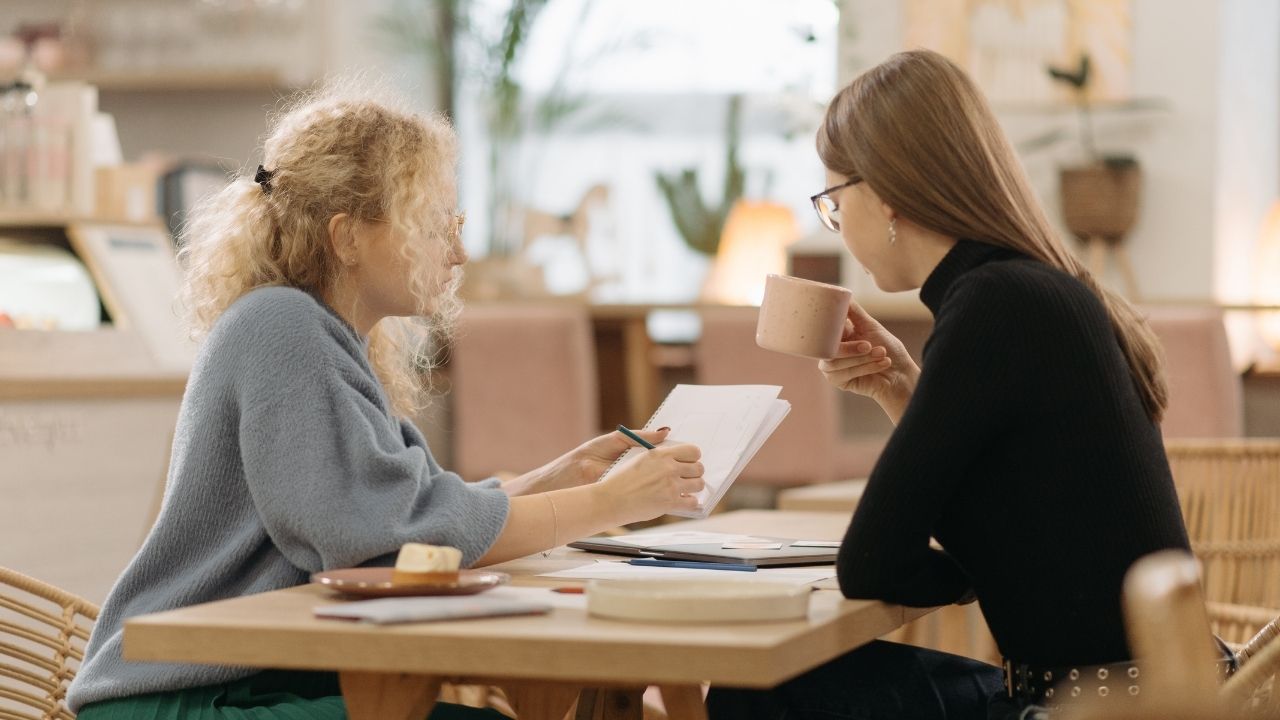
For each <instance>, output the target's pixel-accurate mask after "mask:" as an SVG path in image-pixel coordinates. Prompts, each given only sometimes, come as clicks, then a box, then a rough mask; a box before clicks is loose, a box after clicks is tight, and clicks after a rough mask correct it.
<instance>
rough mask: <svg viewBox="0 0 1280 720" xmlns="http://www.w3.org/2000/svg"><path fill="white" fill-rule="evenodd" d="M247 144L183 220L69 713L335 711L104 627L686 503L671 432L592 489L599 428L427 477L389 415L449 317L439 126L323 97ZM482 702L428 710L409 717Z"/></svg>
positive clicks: (693, 459) (680, 459)
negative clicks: (129, 496)
mask: <svg viewBox="0 0 1280 720" xmlns="http://www.w3.org/2000/svg"><path fill="white" fill-rule="evenodd" d="M263 155H264V164H263V166H262V167H259V168H258V171H257V173H255V174H254V175H253V176H252V177H249V176H242V177H237V178H235V179H233V180H232V181H231V182H230V184H229V185H228V186H227V187H226V188H225V189H223V190H222V191H221V192H220V193H218V194H217V195H215V196H214V197H212V198H211V199H210V200H209V201H208V202H206V203H205V204H204V205H203V206H202V207H200V208H199V209H198V210H197V211H196V212H195V213H194V214H193V218H192V220H191V222H190V225H189V226H188V227H187V228H186V229H185V230H184V233H183V234H184V240H185V242H184V245H183V249H182V251H181V255H180V259H181V261H182V264H183V268H184V271H185V273H186V281H185V301H186V307H187V310H188V312H189V314H190V320H191V323H192V325H193V328H194V330H195V331H196V332H197V333H198V334H199V335H201V336H202V344H201V348H200V352H199V356H198V358H197V360H196V363H195V367H194V369H193V371H192V373H191V377H190V381H189V383H188V386H187V392H186V396H185V397H184V399H183V403H182V409H181V411H180V414H179V419H178V425H177V429H176V434H175V439H174V447H173V456H172V461H171V465H170V471H169V478H168V487H167V492H166V495H165V499H164V504H163V507H162V509H161V511H160V515H159V518H158V519H157V521H156V524H155V527H154V528H153V529H152V531H151V533H150V535H149V536H148V537H147V539H146V541H145V542H144V544H143V546H142V548H141V550H140V551H139V552H138V554H137V556H136V557H134V559H133V561H132V562H131V563H130V564H129V566H128V568H127V569H126V570H125V572H124V574H123V575H122V576H121V578H120V579H119V581H118V582H117V583H116V585H115V587H114V588H113V589H112V591H111V593H110V596H109V597H108V598H107V601H106V604H105V605H104V606H103V611H102V615H101V618H100V619H99V621H98V624H97V627H96V629H95V631H94V633H93V637H92V639H91V640H90V643H89V647H88V650H87V653H86V657H85V661H84V663H83V666H82V667H81V669H80V672H79V674H78V675H77V677H76V679H75V682H74V683H73V684H72V686H71V690H70V693H69V695H68V703H69V705H70V707H71V709H72V710H73V711H76V712H78V713H79V716H80V718H81V720H109V719H113V718H148V719H149V720H165V719H167V718H174V719H176V718H210V719H212V718H237V719H238V718H254V719H255V720H269V719H273V718H280V719H282V720H283V719H285V718H323V719H328V718H334V719H336V718H344V717H346V712H345V709H344V707H343V703H342V698H341V696H340V692H339V689H338V685H337V682H336V675H334V674H328V673H306V672H283V671H267V672H255V671H253V670H251V669H246V668H233V667H215V666H206V665H183V664H172V663H130V662H126V661H124V660H123V658H122V657H121V641H122V635H123V626H124V622H125V620H126V619H128V618H129V617H131V616H135V615H139V614H143V613H152V612H157V611H162V610H168V609H171V608H177V607H183V606H187V605H193V604H196V603H203V602H209V601H213V600H218V599H222V598H227V597H233V596H238V595H245V594H249V593H259V592H265V591H269V590H276V589H280V588H285V587H290V586H293V585H298V584H301V583H305V582H307V578H308V576H309V575H310V574H311V573H313V572H316V571H320V570H326V569H330V568H340V567H349V566H358V565H370V564H384V565H385V564H390V563H392V562H394V558H395V553H396V551H397V550H398V549H399V548H400V546H401V545H402V544H403V543H406V542H411V541H412V542H426V543H432V544H436V545H451V546H455V547H457V548H459V549H460V550H461V551H462V555H463V563H464V564H465V565H483V564H488V563H494V562H501V561H503V560H507V559H510V558H515V557H520V556H524V555H528V554H530V553H533V552H536V551H539V550H544V549H546V548H549V547H552V546H554V545H556V544H559V543H563V542H566V541H569V540H572V539H576V538H579V537H583V536H586V535H590V534H592V533H596V532H599V531H601V530H603V529H605V528H609V527H614V526H617V525H619V524H623V523H628V522H634V521H637V520H641V519H648V518H652V517H656V516H658V515H661V514H663V513H666V512H668V511H672V510H676V509H680V508H689V507H692V506H693V504H694V503H695V502H696V501H695V499H694V498H693V497H692V494H693V493H696V492H697V491H698V490H699V489H701V488H702V486H703V481H702V478H701V476H702V465H701V463H700V462H699V452H698V449H697V448H696V447H693V446H691V445H671V446H662V447H660V448H658V449H657V450H654V451H651V452H648V453H644V454H642V455H640V456H639V457H638V458H637V459H636V460H635V461H634V462H630V463H629V464H628V465H626V466H623V467H622V468H620V469H619V471H618V472H616V473H614V474H612V475H611V476H610V477H609V479H608V480H606V481H604V482H600V483H595V482H593V481H595V480H596V479H597V478H599V477H600V475H601V474H602V473H603V471H604V470H605V469H606V467H608V465H609V464H610V463H612V462H613V461H614V460H615V459H616V458H617V457H618V456H619V455H620V454H621V453H622V452H623V451H625V450H626V449H627V448H628V447H629V444H628V441H627V440H626V439H625V438H623V437H622V436H621V435H620V434H609V435H605V436H602V437H599V438H596V439H594V440H590V441H588V442H586V443H584V444H583V445H581V446H580V447H578V448H576V449H574V450H572V451H571V452H569V453H567V454H566V455H564V456H563V457H561V458H559V459H558V460H555V461H552V462H551V463H548V464H547V465H546V466H544V467H542V468H538V469H536V470H533V471H531V472H529V473H527V474H525V475H523V476H520V477H519V478H516V479H514V480H511V481H508V482H506V483H500V482H499V481H498V480H496V479H491V480H486V481H482V482H478V483H470V484H469V483H466V482H464V481H463V480H462V479H461V478H459V477H458V476H457V475H455V474H453V473H450V472H447V471H445V470H444V469H442V468H441V467H440V465H439V464H437V463H436V461H435V460H434V458H433V457H432V455H431V451H430V450H429V448H428V447H427V445H426V442H425V441H424V439H423V437H422V435H421V434H420V433H419V432H418V430H417V429H416V428H415V427H414V426H413V425H412V424H411V423H410V422H409V421H408V420H407V419H406V418H407V417H408V416H409V414H410V413H411V412H412V411H413V409H414V408H415V406H416V404H417V402H418V400H419V398H420V397H421V394H422V390H423V388H422V387H421V381H420V380H419V378H421V377H422V373H421V372H420V370H421V367H422V363H423V362H424V358H423V357H422V353H421V352H420V350H419V348H421V347H422V346H423V338H424V335H425V333H426V332H427V331H429V330H437V331H444V330H445V329H447V328H448V327H449V325H450V323H451V321H452V319H453V318H454V317H456V314H457V308H458V303H457V300H456V295H455V290H456V287H457V284H458V281H459V278H460V275H459V269H460V266H461V265H462V264H463V263H464V261H465V260H466V254H465V252H464V251H463V249H462V245H461V241H460V237H459V235H460V230H461V224H462V223H461V218H460V217H458V216H457V215H456V214H455V211H454V208H455V202H456V188H455V179H454V175H455V151H454V136H453V131H452V129H451V128H450V127H449V125H448V123H447V122H445V121H444V120H442V119H440V118H437V117H433V116H423V115H419V114H414V113H411V112H407V111H404V110H400V109H397V108H396V107H395V105H394V104H393V103H388V102H381V101H375V100H372V99H369V98H368V97H362V96H360V95H358V94H357V95H348V94H344V93H342V92H339V91H326V92H323V93H321V94H319V95H317V96H314V97H306V98H303V99H302V100H301V101H299V102H298V103H296V105H295V107H294V108H293V109H292V110H290V111H288V112H287V113H284V114H283V115H282V116H281V117H280V118H279V119H278V121H277V122H276V124H275V127H274V129H273V131H272V132H271V134H270V136H269V137H268V139H267V140H266V143H265V147H264V152H263ZM424 320H425V321H424ZM517 350H518V349H516V348H513V355H514V353H515V352H516V351H517ZM642 435H643V436H644V437H645V439H646V440H648V441H650V442H654V443H657V442H660V441H661V440H663V439H665V436H666V432H665V431H658V432H650V433H642ZM490 716H492V715H491V713H490V711H483V710H473V709H470V708H463V707H460V706H450V705H447V704H440V705H438V706H437V708H436V709H435V710H434V711H433V712H432V715H431V717H432V718H437V719H438V718H448V717H490Z"/></svg>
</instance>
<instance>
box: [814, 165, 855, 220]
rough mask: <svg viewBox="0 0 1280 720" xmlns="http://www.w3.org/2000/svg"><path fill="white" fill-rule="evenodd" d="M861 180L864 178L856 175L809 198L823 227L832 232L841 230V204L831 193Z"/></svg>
mask: <svg viewBox="0 0 1280 720" xmlns="http://www.w3.org/2000/svg"><path fill="white" fill-rule="evenodd" d="M860 182H862V178H860V177H855V178H853V179H852V180H850V181H849V182H845V183H840V184H839V185H832V186H831V187H829V188H827V189H826V190H823V191H822V192H820V193H818V194H817V195H814V196H812V197H810V198H809V201H810V202H812V203H813V209H814V210H815V211H817V213H818V219H819V220H821V221H822V225H823V227H825V228H826V229H828V230H830V231H831V232H840V204H839V203H837V202H836V200H835V198H833V197H831V193H833V192H835V191H837V190H843V189H844V188H847V187H852V186H854V185H857V184H858V183H860Z"/></svg>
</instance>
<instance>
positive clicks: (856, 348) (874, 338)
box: [818, 300, 920, 425]
mask: <svg viewBox="0 0 1280 720" xmlns="http://www.w3.org/2000/svg"><path fill="white" fill-rule="evenodd" d="M818 369H819V370H821V371H822V374H823V375H824V376H825V377H826V379H827V382H829V383H831V384H832V385H834V386H836V387H838V388H840V389H841V390H845V391H847V392H852V393H857V394H859V395H865V396H867V397H869V398H871V399H872V400H875V401H876V402H877V403H878V404H879V405H880V407H881V408H883V409H884V411H885V413H887V414H888V415H889V419H890V420H892V421H893V422H894V424H895V425H896V424H897V422H898V420H899V419H900V418H901V417H902V413H903V411H905V410H906V408H907V402H908V401H910V400H911V394H912V393H913V392H915V388H916V380H917V379H918V378H919V377H920V367H919V366H917V365H916V363H915V360H913V359H912V358H911V355H910V354H909V353H908V352H907V349H906V347H904V346H903V344H902V341H901V340H899V339H898V338H896V337H894V335H893V334H892V333H890V332H889V331H888V330H886V329H885V328H884V326H883V325H881V324H880V323H879V322H878V321H877V320H876V319H875V318H873V317H871V316H870V315H869V314H867V311H866V310H863V309H862V306H861V305H859V304H858V303H857V302H855V301H852V300H850V301H849V313H848V317H847V318H846V319H845V323H844V333H843V334H842V335H841V337H840V345H839V347H838V349H837V350H836V356H835V357H834V358H832V359H830V360H819V361H818Z"/></svg>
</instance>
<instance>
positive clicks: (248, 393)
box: [68, 287, 509, 711]
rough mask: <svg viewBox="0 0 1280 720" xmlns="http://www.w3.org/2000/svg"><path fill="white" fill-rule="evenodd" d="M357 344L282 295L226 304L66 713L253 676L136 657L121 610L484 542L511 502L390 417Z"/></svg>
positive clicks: (239, 591) (315, 307)
mask: <svg viewBox="0 0 1280 720" xmlns="http://www.w3.org/2000/svg"><path fill="white" fill-rule="evenodd" d="M366 350H367V345H366V343H365V341H364V340H363V339H361V338H360V337H359V336H358V335H357V334H356V332H355V331H354V330H353V329H352V328H351V327H350V326H349V325H347V324H346V323H345V322H343V320H342V319H341V318H340V317H338V316H337V315H336V314H335V313H333V311H332V310H330V309H328V308H327V307H326V306H325V305H323V304H321V303H319V302H317V301H316V300H315V299H314V298H313V297H312V296H310V295H308V294H306V293H304V292H302V291H299V290H295V289H292V288H282V287H270V288H260V289H257V290H254V291H252V292H250V293H248V294H246V295H245V296H244V297H243V298H241V299H240V300H238V301H237V302H236V303H234V304H233V305H232V306H231V307H230V308H229V309H228V310H227V311H226V313H224V314H223V316H222V317H221V318H220V319H219V320H218V322H217V323H216V324H215V326H214V328H213V331H212V332H211V333H210V335H209V337H208V338H207V339H206V341H205V343H204V346H203V348H202V349H201V351H200V354H199V357H198V358H197V360H196V363H195V367H194V369H193V370H192V373H191V378H190V381H189V383H188V385H187V392H186V396H185V397H184V398H183V401H182V409H181V411H180V413H179V417H178V426H177V430H176V433H175V437H174V444H173V457H172V461H171V463H170V468H169V479H168V487H167V491H166V493H165V498H164V504H163V506H162V508H161V510H160V516H159V518H158V519H157V521H156V524H155V527H154V528H152V530H151V533H150V535H148V536H147V539H146V541H145V542H144V543H143V545H142V548H141V549H140V550H139V551H138V554H137V555H136V556H135V557H134V558H133V560H132V561H131V562H130V563H129V566H128V567H127V568H126V569H125V571H124V574H123V575H122V576H121V577H120V579H119V580H118V581H117V582H116V585H115V587H114V588H112V590H111V593H110V595H109V596H108V598H107V601H106V603H105V605H104V606H103V609H102V615H101V617H100V618H99V620H98V623H97V626H96V627H95V629H94V632H93V637H92V638H91V639H90V641H89V647H88V650H87V653H86V657H85V662H84V664H83V665H82V667H81V669H80V672H79V674H78V675H77V676H76V679H75V681H74V682H73V683H72V685H71V689H70V692H69V694H68V704H69V706H70V707H71V709H72V710H73V711H78V710H79V709H80V708H81V707H83V706H84V705H86V704H88V703H92V702H95V701H99V700H105V699H111V698H118V697H127V696H132V695H140V694H145V693H153V692H159V691H167V690H177V689H182V688H190V687H197V686H200V685H211V684H215V683H222V682H228V681H231V680H235V679H238V678H241V677H245V676H248V675H250V674H252V673H253V672H255V671H254V670H253V669H250V668H233V667H216V666H207V665H187V664H169V663H132V662H127V661H125V660H123V659H122V657H121V643H122V639H123V634H124V622H125V620H126V619H128V618H129V617H132V616H135V615H141V614H144V613H152V612H158V611H163V610H170V609H173V608H179V607H184V606H187V605H195V604H197V603H203V602H209V601H213V600H219V599H223V598H229V597H234V596H238V595H248V594H251V593H259V592H265V591H268V590H277V589H280V588H286V587H291V586H294V585H298V584H300V583H305V582H307V579H308V576H309V575H310V573H313V572H316V571H319V570H325V569H330V568H341V567H350V566H355V565H369V564H384V565H385V564H390V563H391V562H393V561H394V558H395V555H394V554H395V552H396V551H397V550H398V549H399V547H400V545H401V544H403V543H406V542H410V541H415V542H426V543H432V544H436V545H452V546H455V547H457V548H459V549H461V550H462V554H463V562H464V564H468V565H469V564H471V563H474V562H475V561H476V560H477V559H478V558H479V557H480V556H481V555H483V554H484V553H485V551H486V550H488V548H489V546H490V545H492V544H493V542H494V540H495V539H496V538H497V536H498V534H499V533H500V532H501V531H502V527H503V525H504V524H505V522H506V517H507V510H508V507H509V505H508V499H507V496H506V495H505V493H503V491H502V490H501V489H500V488H498V487H497V481H496V480H492V481H486V482H483V483H476V484H467V483H465V482H463V480H462V479H461V478H459V477H458V476H457V475H455V474H453V473H450V472H446V471H444V470H443V469H441V467H440V466H439V464H437V463H436V461H435V459H434V458H432V456H431V452H430V450H428V448H427V445H426V442H425V440H424V439H423V437H422V435H421V434H420V433H419V432H418V431H417V429H416V428H414V427H413V425H412V424H410V423H409V422H406V421H403V420H397V419H395V418H394V417H393V416H392V415H391V413H390V410H389V406H388V401H387V397H386V395H385V393H384V391H383V388H382V386H381V384H380V383H379V382H378V380H377V378H376V377H375V375H374V374H373V371H372V368H371V367H370V365H369V363H368V361H367V359H366Z"/></svg>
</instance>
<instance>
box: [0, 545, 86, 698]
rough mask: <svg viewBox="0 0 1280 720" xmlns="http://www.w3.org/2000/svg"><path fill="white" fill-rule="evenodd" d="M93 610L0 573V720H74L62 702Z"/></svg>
mask: <svg viewBox="0 0 1280 720" xmlns="http://www.w3.org/2000/svg"><path fill="white" fill-rule="evenodd" d="M97 619H98V607H97V606H96V605H94V604H93V603H91V602H88V601H86V600H83V599H81V598H78V597H76V596H75V595H72V594H71V593H68V592H65V591H62V590H59V589H58V588H56V587H53V586H52V585H48V584H46V583H43V582H40V581H39V580H35V579H33V578H29V577H27V576H26V575H23V574H21V573H19V572H15V571H13V570H9V569H7V568H0V720H73V719H74V718H75V715H73V714H72V713H71V711H69V710H67V707H66V705H65V704H64V702H63V700H64V698H65V697H66V694H67V686H68V685H70V684H71V679H72V678H73V677H75V674H76V670H77V669H79V667H80V661H81V660H83V659H84V646H85V643H87V642H88V641H89V632H90V630H92V629H93V622H94V621H95V620H97Z"/></svg>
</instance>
